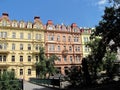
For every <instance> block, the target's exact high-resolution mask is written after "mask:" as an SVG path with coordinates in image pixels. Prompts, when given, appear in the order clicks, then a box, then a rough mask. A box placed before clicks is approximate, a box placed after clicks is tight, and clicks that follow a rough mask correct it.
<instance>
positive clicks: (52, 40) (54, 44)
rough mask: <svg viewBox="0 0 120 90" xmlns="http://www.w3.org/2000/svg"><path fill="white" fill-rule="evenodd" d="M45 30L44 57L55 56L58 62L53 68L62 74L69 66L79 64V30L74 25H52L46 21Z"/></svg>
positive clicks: (80, 48)
mask: <svg viewBox="0 0 120 90" xmlns="http://www.w3.org/2000/svg"><path fill="white" fill-rule="evenodd" d="M45 27H46V29H45V49H46V56H47V57H49V56H50V55H52V54H56V55H57V56H58V57H59V60H57V61H55V67H57V69H58V71H59V72H61V73H62V74H66V70H67V69H68V68H69V67H71V66H76V65H80V64H81V60H82V40H81V30H80V29H79V28H78V26H77V24H76V23H73V24H72V25H71V26H65V25H63V24H62V25H54V24H53V22H52V20H48V22H47V24H46V26H45Z"/></svg>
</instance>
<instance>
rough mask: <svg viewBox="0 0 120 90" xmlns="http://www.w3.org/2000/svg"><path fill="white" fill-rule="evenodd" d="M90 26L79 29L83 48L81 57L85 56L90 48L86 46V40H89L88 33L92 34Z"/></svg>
mask: <svg viewBox="0 0 120 90" xmlns="http://www.w3.org/2000/svg"><path fill="white" fill-rule="evenodd" d="M92 30H93V29H91V28H82V29H81V32H82V34H81V38H82V48H83V57H86V56H88V55H89V54H90V48H88V47H87V46H86V44H87V42H89V41H90V35H91V34H92Z"/></svg>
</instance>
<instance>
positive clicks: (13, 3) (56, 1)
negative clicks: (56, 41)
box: [0, 0, 108, 27]
mask: <svg viewBox="0 0 120 90" xmlns="http://www.w3.org/2000/svg"><path fill="white" fill-rule="evenodd" d="M107 5H108V1H107V0H0V17H1V16H2V13H4V12H6V13H8V14H9V19H10V20H18V21H21V20H24V21H25V22H28V21H31V22H33V21H34V16H39V17H40V19H41V21H42V23H43V24H46V23H47V21H48V20H52V21H53V23H54V24H55V25H56V24H65V25H71V24H72V23H76V24H77V25H78V27H95V26H96V25H98V23H99V21H100V20H101V19H102V18H101V17H102V15H103V14H104V8H105V6H107Z"/></svg>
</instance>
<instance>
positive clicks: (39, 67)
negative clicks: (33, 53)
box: [36, 47, 58, 78]
mask: <svg viewBox="0 0 120 90" xmlns="http://www.w3.org/2000/svg"><path fill="white" fill-rule="evenodd" d="M57 59H58V57H57V56H56V55H51V56H50V57H49V58H47V57H46V56H45V52H44V48H43V47H40V52H39V61H38V62H36V75H37V77H39V78H45V77H46V74H48V75H52V74H54V73H55V72H56V68H55V67H54V61H55V60H57Z"/></svg>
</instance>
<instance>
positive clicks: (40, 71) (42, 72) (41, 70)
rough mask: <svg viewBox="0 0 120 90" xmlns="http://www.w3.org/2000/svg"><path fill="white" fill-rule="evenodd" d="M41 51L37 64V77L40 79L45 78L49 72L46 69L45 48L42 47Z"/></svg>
mask: <svg viewBox="0 0 120 90" xmlns="http://www.w3.org/2000/svg"><path fill="white" fill-rule="evenodd" d="M39 49H40V52H39V61H38V62H36V76H37V77H40V78H45V76H46V72H47V68H46V61H47V58H46V57H45V52H44V48H43V47H40V48H39Z"/></svg>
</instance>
